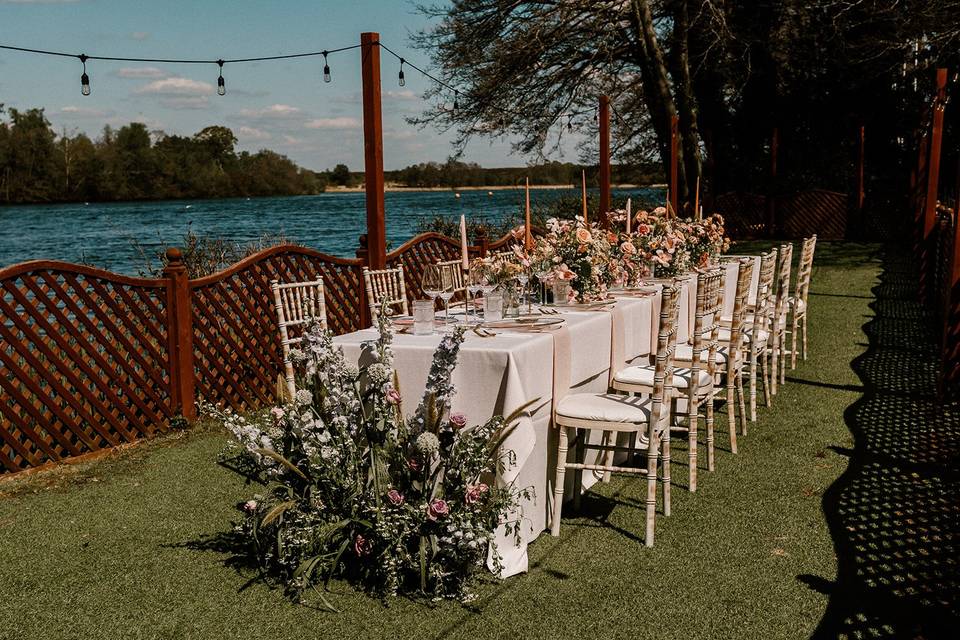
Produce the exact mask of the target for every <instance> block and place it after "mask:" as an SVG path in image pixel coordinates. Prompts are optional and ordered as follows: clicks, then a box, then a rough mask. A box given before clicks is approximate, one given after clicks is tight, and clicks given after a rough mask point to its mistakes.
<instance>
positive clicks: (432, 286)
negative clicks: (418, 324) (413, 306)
mask: <svg viewBox="0 0 960 640" xmlns="http://www.w3.org/2000/svg"><path fill="white" fill-rule="evenodd" d="M420 288H421V289H423V295H425V296H427V297H428V298H430V299H431V300H433V301H434V304H436V301H437V298H439V297H440V292H441V291H443V283H442V281H441V279H440V267H438V266H437V265H435V264H428V265H427V266H426V267H425V268H424V270H423V277H422V278H421V279H420Z"/></svg>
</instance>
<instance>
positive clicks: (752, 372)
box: [743, 342, 757, 435]
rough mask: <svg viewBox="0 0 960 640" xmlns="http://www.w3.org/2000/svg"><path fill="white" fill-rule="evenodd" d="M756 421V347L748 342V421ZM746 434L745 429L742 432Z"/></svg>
mask: <svg viewBox="0 0 960 640" xmlns="http://www.w3.org/2000/svg"><path fill="white" fill-rule="evenodd" d="M756 421H757V348H756V345H754V344H753V342H751V343H750V422H756ZM743 433H744V435H746V433H747V432H746V431H744V432H743Z"/></svg>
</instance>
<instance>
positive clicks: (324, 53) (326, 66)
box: [323, 50, 330, 82]
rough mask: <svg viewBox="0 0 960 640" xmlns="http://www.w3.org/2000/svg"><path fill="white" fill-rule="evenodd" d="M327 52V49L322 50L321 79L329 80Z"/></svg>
mask: <svg viewBox="0 0 960 640" xmlns="http://www.w3.org/2000/svg"><path fill="white" fill-rule="evenodd" d="M327 53H329V52H328V51H326V50H324V51H323V81H324V82H330V65H329V64H327Z"/></svg>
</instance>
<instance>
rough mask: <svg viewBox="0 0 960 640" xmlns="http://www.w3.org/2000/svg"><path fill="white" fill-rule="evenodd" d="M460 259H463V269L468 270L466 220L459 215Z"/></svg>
mask: <svg viewBox="0 0 960 640" xmlns="http://www.w3.org/2000/svg"><path fill="white" fill-rule="evenodd" d="M460 257H461V258H462V259H463V268H464V269H470V253H469V251H468V250H467V219H466V218H465V217H464V216H463V214H462V213H461V214H460Z"/></svg>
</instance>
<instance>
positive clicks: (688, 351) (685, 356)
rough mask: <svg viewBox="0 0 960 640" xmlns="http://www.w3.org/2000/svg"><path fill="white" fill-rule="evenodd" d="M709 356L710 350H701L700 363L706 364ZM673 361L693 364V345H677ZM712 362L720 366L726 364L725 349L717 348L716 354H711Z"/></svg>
mask: <svg viewBox="0 0 960 640" xmlns="http://www.w3.org/2000/svg"><path fill="white" fill-rule="evenodd" d="M709 355H710V350H709V349H703V350H702V351H701V352H700V361H701V362H706V360H707V357H708V356H709ZM673 360H674V362H693V345H690V344H685V343H679V344H677V350H676V351H674V352H673ZM713 360H714V362H716V363H717V364H720V365H724V364H727V348H726V347H717V350H716V352H715V353H714V354H713Z"/></svg>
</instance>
